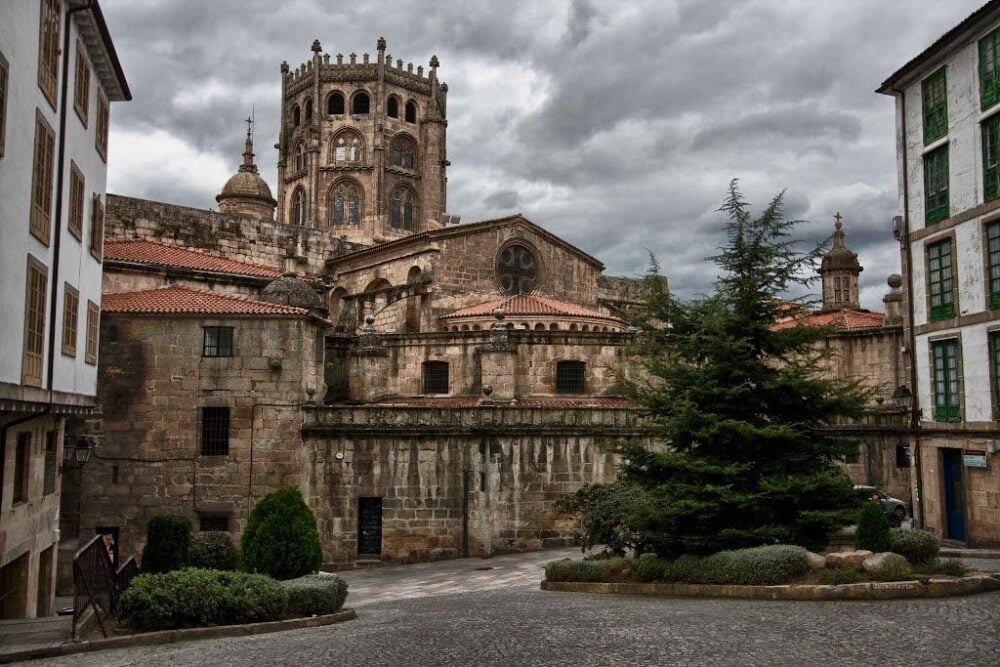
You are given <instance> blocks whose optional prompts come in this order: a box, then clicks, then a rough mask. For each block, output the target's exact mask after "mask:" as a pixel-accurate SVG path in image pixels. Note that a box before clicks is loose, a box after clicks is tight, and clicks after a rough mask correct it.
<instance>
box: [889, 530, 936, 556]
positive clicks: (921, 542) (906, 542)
mask: <svg viewBox="0 0 1000 667" xmlns="http://www.w3.org/2000/svg"><path fill="white" fill-rule="evenodd" d="M889 540H890V548H891V551H893V552H895V553H897V554H899V555H900V556H903V557H904V558H905V559H906V560H908V561H910V563H912V564H913V565H920V564H923V563H931V562H933V561H934V560H935V559H936V558H937V555H938V551H940V549H941V544H940V543H939V542H938V539H937V538H936V537H935V536H934V533H932V532H930V531H927V530H903V529H902V528H893V529H892V530H890V531H889Z"/></svg>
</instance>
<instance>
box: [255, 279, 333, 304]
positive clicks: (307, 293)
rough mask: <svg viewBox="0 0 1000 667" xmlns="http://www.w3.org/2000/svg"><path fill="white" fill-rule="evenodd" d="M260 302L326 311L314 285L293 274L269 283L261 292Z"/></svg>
mask: <svg viewBox="0 0 1000 667" xmlns="http://www.w3.org/2000/svg"><path fill="white" fill-rule="evenodd" d="M260 300H261V301H266V302H268V303H280V304H283V305H285V306H295V307H297V308H307V309H309V310H326V306H325V305H324V304H323V299H322V298H321V297H320V295H319V293H318V292H317V291H316V290H315V289H313V287H312V285H310V284H309V283H307V282H305V281H303V280H300V279H299V278H298V277H296V275H295V273H291V272H290V273H286V274H284V275H283V276H281V277H280V278H275V279H274V280H272V281H271V282H270V283H268V284H267V286H266V287H264V289H263V290H261V292H260Z"/></svg>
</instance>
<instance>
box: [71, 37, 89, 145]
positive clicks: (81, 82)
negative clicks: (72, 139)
mask: <svg viewBox="0 0 1000 667" xmlns="http://www.w3.org/2000/svg"><path fill="white" fill-rule="evenodd" d="M73 108H74V109H75V110H76V115H77V116H79V117H80V120H81V121H83V126H84V127H87V114H88V113H89V111H90V63H88V62H87V54H86V53H85V52H84V50H83V43H82V42H77V43H76V85H75V86H74V89H73Z"/></svg>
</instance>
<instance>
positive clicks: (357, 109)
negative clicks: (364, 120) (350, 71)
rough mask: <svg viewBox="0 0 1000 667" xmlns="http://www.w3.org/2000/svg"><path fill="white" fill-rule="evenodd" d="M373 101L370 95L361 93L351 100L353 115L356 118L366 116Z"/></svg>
mask: <svg viewBox="0 0 1000 667" xmlns="http://www.w3.org/2000/svg"><path fill="white" fill-rule="evenodd" d="M370 104H371V101H370V98H369V97H368V93H365V92H360V93H357V94H356V95H355V96H354V99H352V100H351V114H352V115H354V116H364V115H366V114H368V113H369V111H368V110H369V107H370Z"/></svg>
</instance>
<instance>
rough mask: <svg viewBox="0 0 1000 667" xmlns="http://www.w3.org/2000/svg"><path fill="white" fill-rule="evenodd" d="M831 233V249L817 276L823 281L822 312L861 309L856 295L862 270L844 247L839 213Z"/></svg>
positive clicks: (855, 258)
mask: <svg viewBox="0 0 1000 667" xmlns="http://www.w3.org/2000/svg"><path fill="white" fill-rule="evenodd" d="M834 217H835V219H836V223H835V225H834V226H835V230H834V232H833V247H832V248H830V252H828V253H826V254H825V255H824V256H823V261H822V262H821V263H820V267H819V274H820V276H822V279H823V310H838V309H840V308H861V300H860V296H859V295H858V274H860V273H861V271H862V270H863V269H862V268H861V264H860V263H858V255H857V253H853V252H851V251H850V250H849V249H848V248H847V246H846V245H844V236H845V234H844V223H842V222H841V217H840V213H837V215H836V216H834Z"/></svg>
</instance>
